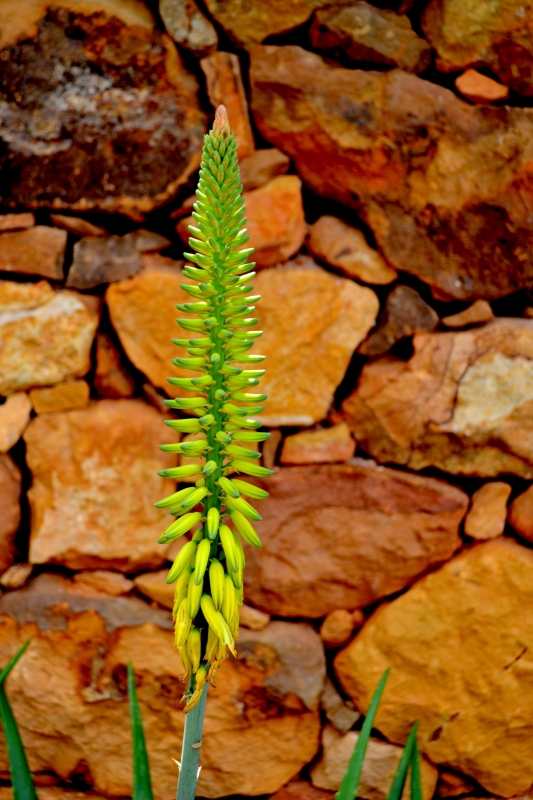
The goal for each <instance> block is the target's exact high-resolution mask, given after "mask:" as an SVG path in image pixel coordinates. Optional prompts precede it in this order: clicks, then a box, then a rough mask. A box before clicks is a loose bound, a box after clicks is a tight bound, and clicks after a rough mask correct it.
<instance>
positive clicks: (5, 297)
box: [0, 281, 54, 312]
mask: <svg viewBox="0 0 533 800" xmlns="http://www.w3.org/2000/svg"><path fill="white" fill-rule="evenodd" d="M53 297H54V290H53V289H52V287H51V286H50V284H49V283H48V281H38V283H15V281H0V312H3V311H22V310H23V309H28V308H37V306H41V305H43V303H46V302H47V301H48V300H52V298H53Z"/></svg>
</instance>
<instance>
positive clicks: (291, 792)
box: [6, 780, 333, 800]
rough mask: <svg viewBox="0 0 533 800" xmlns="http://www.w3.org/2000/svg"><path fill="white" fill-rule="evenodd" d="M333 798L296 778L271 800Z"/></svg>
mask: <svg viewBox="0 0 533 800" xmlns="http://www.w3.org/2000/svg"><path fill="white" fill-rule="evenodd" d="M332 798H333V795H332V793H331V792H325V791H324V790H323V789H317V788H316V787H315V786H311V784H310V783H307V781H300V780H294V781H291V782H290V783H288V784H287V786H284V787H283V789H280V790H279V792H276V794H273V795H272V797H271V798H270V800H332ZM6 800H11V798H6ZM44 800H48V798H44Z"/></svg>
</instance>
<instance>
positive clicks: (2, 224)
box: [0, 211, 35, 231]
mask: <svg viewBox="0 0 533 800" xmlns="http://www.w3.org/2000/svg"><path fill="white" fill-rule="evenodd" d="M34 225H35V217H34V215H33V214H32V213H31V212H30V211H23V212H22V213H21V214H1V215H0V231H20V230H25V229H26V228H33V226H34Z"/></svg>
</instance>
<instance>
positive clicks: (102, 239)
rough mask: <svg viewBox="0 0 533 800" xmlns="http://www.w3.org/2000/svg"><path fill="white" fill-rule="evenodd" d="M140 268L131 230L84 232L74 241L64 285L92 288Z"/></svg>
mask: <svg viewBox="0 0 533 800" xmlns="http://www.w3.org/2000/svg"><path fill="white" fill-rule="evenodd" d="M140 269H141V259H140V257H139V252H138V250H137V247H136V246H135V239H134V237H133V236H132V235H131V234H126V235H125V236H98V237H97V236H87V237H84V238H83V239H80V241H79V242H76V244H75V245H74V257H73V260H72V266H71V268H70V270H69V273H68V277H67V286H69V287H71V288H74V289H92V288H93V287H94V286H99V285H100V284H101V283H111V282H113V281H121V280H124V278H129V277H131V276H132V275H135V274H136V273H137V272H139V270H140Z"/></svg>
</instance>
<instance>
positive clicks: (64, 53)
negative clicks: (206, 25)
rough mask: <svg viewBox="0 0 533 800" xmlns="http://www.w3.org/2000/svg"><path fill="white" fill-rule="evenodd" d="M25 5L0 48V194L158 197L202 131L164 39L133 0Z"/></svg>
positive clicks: (4, 198)
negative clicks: (0, 139)
mask: <svg viewBox="0 0 533 800" xmlns="http://www.w3.org/2000/svg"><path fill="white" fill-rule="evenodd" d="M24 5H28V6H29V8H28V9H26V11H24V10H23V9H21V8H20V4H19V6H18V7H17V8H14V9H13V11H14V12H16V13H17V16H15V13H13V17H10V15H9V14H8V15H7V18H8V21H9V23H10V24H7V25H6V26H5V28H4V30H3V37H2V46H3V48H4V49H3V50H2V51H1V52H0V58H1V59H2V64H3V67H2V91H1V93H0V99H1V100H2V101H3V102H2V112H1V117H0V120H1V123H2V130H3V133H2V136H1V138H2V141H3V149H2V156H1V158H0V183H1V185H2V190H1V191H0V201H1V202H2V203H6V204H7V205H12V206H15V205H22V206H26V207H30V208H32V207H33V208H36V207H41V206H45V207H47V206H48V207H49V206H52V207H53V208H55V209H58V208H78V209H88V208H93V207H98V208H101V209H105V210H106V211H121V212H124V213H133V214H139V212H143V211H149V210H151V209H152V208H154V206H156V205H158V204H160V203H162V202H164V201H165V200H167V199H168V198H169V197H171V196H172V195H173V194H174V193H175V192H176V190H177V188H178V186H179V185H180V184H181V183H183V181H185V180H186V179H187V178H188V176H189V175H190V174H191V172H192V171H193V170H194V169H195V168H196V166H197V165H198V157H199V148H200V146H201V138H202V134H203V132H204V117H203V114H202V112H201V111H200V108H199V106H198V101H197V98H196V93H197V83H196V80H195V78H194V77H193V76H192V75H191V74H190V73H189V72H187V71H186V70H185V68H184V67H183V65H182V63H181V60H180V57H179V55H178V53H177V50H176V47H175V45H174V43H173V42H172V40H171V39H170V38H169V37H168V36H166V35H165V34H162V33H160V32H159V31H157V30H155V29H154V27H153V20H152V18H151V14H150V12H149V11H148V9H147V8H146V6H144V5H143V4H141V3H139V2H136V0H133V2H126V0H115V2H113V3H109V2H104V0H100V2H96V1H95V0H91V2H90V3H85V5H80V4H79V3H77V2H72V0H58V2H56V3H55V5H54V7H53V8H51V9H47V8H46V5H45V4H44V3H42V4H41V3H38V4H36V3H33V4H29V3H24ZM17 17H18V18H17ZM72 30H77V31H78V35H77V36H76V37H73V36H72V35H71V32H72ZM43 65H44V66H43ZM126 65H127V67H126ZM126 75H127V78H126V77H125V76H126ZM22 98H24V99H22ZM73 177H74V178H75V179H74V180H73Z"/></svg>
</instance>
